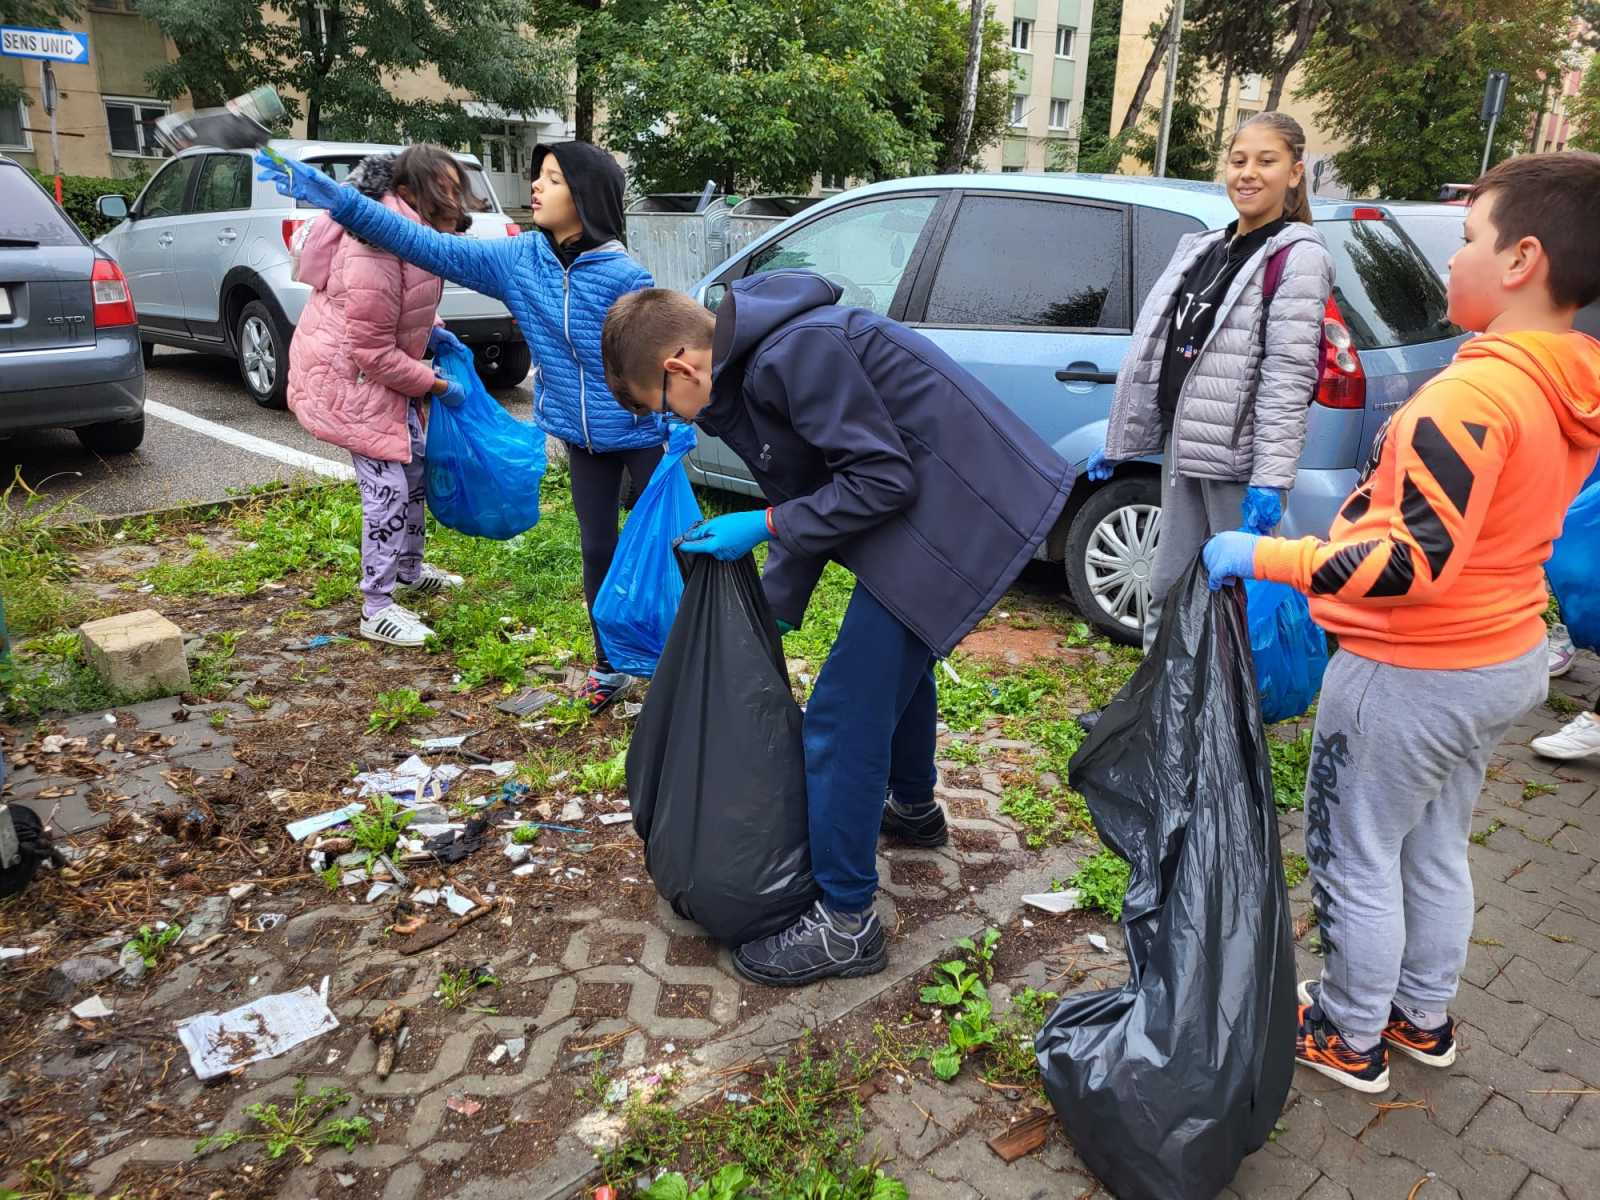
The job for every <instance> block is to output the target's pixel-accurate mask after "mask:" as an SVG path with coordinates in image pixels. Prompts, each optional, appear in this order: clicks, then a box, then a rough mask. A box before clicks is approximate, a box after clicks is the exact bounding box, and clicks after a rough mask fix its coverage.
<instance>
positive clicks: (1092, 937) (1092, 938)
mask: <svg viewBox="0 0 1600 1200" xmlns="http://www.w3.org/2000/svg"><path fill="white" fill-rule="evenodd" d="M1089 945H1091V946H1093V947H1094V948H1095V949H1096V950H1098V951H1100V953H1101V954H1110V953H1111V944H1110V943H1109V942H1107V941H1106V939H1105V935H1104V934H1102V933H1091V934H1089Z"/></svg>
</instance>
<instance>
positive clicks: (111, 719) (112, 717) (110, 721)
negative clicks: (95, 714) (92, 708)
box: [100, 713, 117, 725]
mask: <svg viewBox="0 0 1600 1200" xmlns="http://www.w3.org/2000/svg"><path fill="white" fill-rule="evenodd" d="M100 719H101V720H102V721H104V722H105V723H106V724H107V725H115V724H116V723H117V715H116V713H106V714H105V715H104V716H103V717H101V718H100Z"/></svg>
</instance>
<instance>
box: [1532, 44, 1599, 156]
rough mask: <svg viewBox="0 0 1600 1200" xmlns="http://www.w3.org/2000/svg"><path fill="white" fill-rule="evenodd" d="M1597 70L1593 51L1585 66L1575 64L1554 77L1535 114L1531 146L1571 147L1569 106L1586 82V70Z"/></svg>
mask: <svg viewBox="0 0 1600 1200" xmlns="http://www.w3.org/2000/svg"><path fill="white" fill-rule="evenodd" d="M1593 70H1600V67H1596V66H1595V56H1594V55H1593V54H1592V53H1591V54H1587V55H1586V56H1585V58H1584V61H1583V64H1582V65H1581V66H1577V67H1573V68H1571V69H1569V70H1567V71H1565V72H1563V73H1562V75H1561V76H1560V78H1558V79H1554V80H1552V81H1551V85H1550V87H1549V89H1548V90H1547V92H1546V93H1545V102H1544V105H1543V106H1542V108H1541V111H1540V112H1539V115H1538V116H1537V117H1535V118H1534V125H1533V130H1532V135H1531V137H1530V138H1529V140H1528V148H1529V149H1530V150H1540V151H1551V150H1565V149H1566V148H1567V141H1568V139H1569V138H1570V137H1571V136H1572V133H1573V128H1572V116H1571V114H1570V112H1569V111H1568V110H1569V108H1570V106H1571V104H1572V100H1573V98H1574V97H1575V96H1577V94H1578V89H1579V88H1581V87H1582V86H1583V77H1584V73H1585V72H1586V71H1593Z"/></svg>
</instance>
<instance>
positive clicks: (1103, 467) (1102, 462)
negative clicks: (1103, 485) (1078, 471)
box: [1083, 446, 1117, 483]
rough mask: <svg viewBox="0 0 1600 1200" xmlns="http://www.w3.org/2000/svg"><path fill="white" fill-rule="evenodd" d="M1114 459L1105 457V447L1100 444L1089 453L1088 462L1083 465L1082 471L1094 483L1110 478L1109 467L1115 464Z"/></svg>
mask: <svg viewBox="0 0 1600 1200" xmlns="http://www.w3.org/2000/svg"><path fill="white" fill-rule="evenodd" d="M1116 465H1117V462H1116V459H1113V458H1107V457H1106V448H1105V447H1104V446H1101V447H1100V449H1098V450H1096V451H1095V452H1094V453H1093V454H1091V455H1089V464H1088V466H1086V467H1084V469H1083V473H1084V474H1085V475H1087V476H1088V477H1089V478H1090V479H1092V480H1094V481H1095V482H1096V483H1100V482H1102V481H1103V480H1107V479H1110V478H1111V468H1112V467H1114V466H1116Z"/></svg>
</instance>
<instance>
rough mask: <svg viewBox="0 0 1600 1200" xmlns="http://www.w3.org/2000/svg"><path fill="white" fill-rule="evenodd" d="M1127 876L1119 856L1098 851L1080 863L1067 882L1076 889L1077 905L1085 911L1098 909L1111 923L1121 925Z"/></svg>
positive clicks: (1123, 862)
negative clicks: (1114, 922)
mask: <svg viewBox="0 0 1600 1200" xmlns="http://www.w3.org/2000/svg"><path fill="white" fill-rule="evenodd" d="M1128 873H1129V869H1128V864H1127V862H1126V861H1125V860H1124V859H1123V858H1122V856H1121V855H1119V854H1116V853H1113V852H1112V851H1110V850H1101V851H1099V852H1098V853H1096V854H1092V855H1090V856H1089V857H1088V858H1086V859H1084V860H1083V861H1082V862H1081V863H1079V864H1078V869H1077V871H1075V872H1074V873H1073V876H1072V878H1071V879H1070V880H1068V881H1067V882H1068V884H1069V885H1070V886H1071V887H1075V888H1077V889H1078V896H1079V903H1080V904H1081V905H1082V906H1083V907H1084V908H1097V909H1099V910H1100V911H1101V912H1103V913H1105V914H1106V915H1107V916H1108V917H1110V918H1111V919H1112V920H1113V921H1120V920H1122V898H1123V896H1124V894H1126V892H1127V890H1128Z"/></svg>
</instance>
